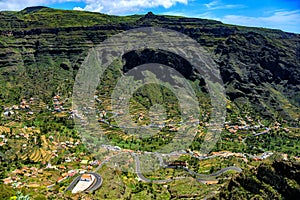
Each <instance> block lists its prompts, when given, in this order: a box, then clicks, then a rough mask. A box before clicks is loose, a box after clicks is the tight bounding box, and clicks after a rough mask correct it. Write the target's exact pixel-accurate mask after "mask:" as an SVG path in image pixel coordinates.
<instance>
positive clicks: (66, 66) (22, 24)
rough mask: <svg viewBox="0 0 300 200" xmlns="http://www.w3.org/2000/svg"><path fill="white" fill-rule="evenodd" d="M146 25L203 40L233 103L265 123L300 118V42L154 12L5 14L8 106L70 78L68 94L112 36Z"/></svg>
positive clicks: (0, 16) (0, 23)
mask: <svg viewBox="0 0 300 200" xmlns="http://www.w3.org/2000/svg"><path fill="white" fill-rule="evenodd" d="M143 26H160V27H164V28H169V29H172V30H175V31H179V32H182V33H184V34H187V35H189V36H190V37H192V38H193V39H195V40H197V41H198V42H199V43H200V44H201V45H202V46H203V47H204V48H205V49H206V50H208V51H209V52H210V53H211V55H212V57H213V59H214V60H215V62H216V63H217V64H218V65H219V69H220V71H221V75H222V77H223V81H224V83H225V87H226V92H227V95H228V98H229V99H230V100H231V101H233V102H235V103H236V104H237V105H238V106H240V107H242V106H244V105H247V106H250V107H251V108H253V109H252V110H253V112H256V113H260V114H261V115H263V116H265V117H274V116H276V117H282V118H285V119H289V120H290V119H293V120H294V119H297V118H299V113H300V112H299V106H300V59H299V58H300V56H299V55H300V35H298V34H293V33H285V32H282V31H280V30H270V29H259V28H247V27H239V26H232V25H226V24H222V23H221V22H218V21H212V20H203V19H194V18H181V17H170V16H157V15H154V14H153V13H148V14H147V15H145V16H138V15H134V16H129V17H116V16H108V15H103V14H96V13H88V12H77V11H59V10H53V9H50V8H45V7H34V8H27V9H25V10H23V11H20V12H0V27H1V28H0V71H1V75H0V79H2V80H6V82H7V81H9V82H11V85H10V88H9V90H8V89H7V86H6V82H2V83H1V91H5V92H2V95H1V98H2V100H1V101H5V99H6V98H8V96H10V95H12V94H11V92H12V91H15V90H21V95H20V96H22V95H30V94H34V93H35V94H43V95H47V94H49V93H51V92H50V91H51V90H52V89H53V88H57V87H58V86H59V85H61V84H62V83H63V84H66V83H65V82H64V80H66V79H68V80H70V82H69V83H68V84H69V85H68V86H66V87H69V88H71V85H72V82H73V80H74V77H75V75H76V72H77V70H78V68H79V67H80V65H81V63H82V61H83V59H84V58H85V56H86V54H87V51H88V49H89V48H90V47H92V46H93V45H96V44H99V43H100V42H102V41H103V40H104V39H106V38H107V37H109V36H110V35H113V34H116V33H119V32H122V31H125V30H129V29H133V28H137V27H143ZM152 54H153V52H151V51H144V52H131V54H128V55H126V56H125V57H124V59H126V58H127V57H130V56H131V57H132V58H134V59H133V60H132V59H131V60H132V61H131V62H130V61H127V66H126V67H129V68H132V67H134V66H136V65H137V64H141V63H143V62H147V59H148V58H150V57H151V58H153V56H152ZM158 54H159V56H158V57H157V59H156V60H155V59H154V60H152V61H153V62H162V63H163V64H165V63H174V62H176V61H178V59H179V58H177V57H176V56H174V55H169V54H168V53H167V52H159V51H158ZM145 58H147V59H146V60H145ZM176 59H177V60H176ZM178 70H179V71H180V72H183V73H186V74H185V76H186V77H189V78H190V79H191V80H192V79H195V78H197V75H196V74H193V73H194V72H193V71H191V70H190V68H189V64H188V63H182V65H180V66H179V69H178ZM10 75H13V76H14V77H15V78H13V80H12V79H11V78H9V77H10ZM37 83H39V85H38V86H36V84H37ZM21 85H22V87H23V89H20V88H19V87H20V86H21ZM24 86H26V87H24ZM13 88H14V89H13ZM15 98H16V99H17V98H18V97H15ZM19 98H20V97H19ZM229 112H230V110H229Z"/></svg>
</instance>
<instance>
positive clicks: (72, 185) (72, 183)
mask: <svg viewBox="0 0 300 200" xmlns="http://www.w3.org/2000/svg"><path fill="white" fill-rule="evenodd" d="M80 178H81V175H79V176H77V177H76V178H75V179H74V180H73V181H72V182H71V183H70V185H69V187H67V189H66V191H67V190H69V191H71V190H73V188H74V187H75V185H76V184H77V183H78V181H79V180H80Z"/></svg>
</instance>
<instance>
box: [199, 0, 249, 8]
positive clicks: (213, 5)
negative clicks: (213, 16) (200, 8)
mask: <svg viewBox="0 0 300 200" xmlns="http://www.w3.org/2000/svg"><path fill="white" fill-rule="evenodd" d="M203 5H204V6H205V7H206V9H207V10H221V9H233V8H244V7H245V5H242V4H224V3H222V2H221V1H220V0H213V1H211V2H209V3H207V4H203Z"/></svg>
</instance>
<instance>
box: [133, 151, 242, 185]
mask: <svg viewBox="0 0 300 200" xmlns="http://www.w3.org/2000/svg"><path fill="white" fill-rule="evenodd" d="M155 154H156V155H157V156H158V159H159V160H160V163H161V166H164V167H165V168H175V167H171V166H167V165H166V164H165V163H164V161H163V159H162V157H161V155H160V154H158V153H155ZM132 156H133V157H134V158H135V165H136V174H137V176H138V177H139V179H140V180H142V181H144V182H147V183H149V182H152V183H167V182H171V181H174V180H176V179H182V178H185V177H176V178H173V179H165V180H151V179H148V178H146V177H145V176H144V175H143V174H142V172H141V166H140V160H139V157H138V155H137V154H135V153H132ZM180 168H182V169H184V170H185V171H187V172H188V173H189V174H191V175H192V176H196V177H197V176H198V177H200V178H197V180H198V181H206V180H208V179H209V178H211V177H218V176H220V175H222V174H223V173H225V172H227V171H237V172H241V171H242V169H241V168H239V167H235V166H231V167H226V168H223V169H221V170H219V171H217V172H215V173H212V174H199V173H197V172H194V171H192V170H190V169H189V168H187V167H180Z"/></svg>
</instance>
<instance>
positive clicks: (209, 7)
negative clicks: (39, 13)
mask: <svg viewBox="0 0 300 200" xmlns="http://www.w3.org/2000/svg"><path fill="white" fill-rule="evenodd" d="M35 5H44V6H49V7H52V8H59V9H70V10H73V9H75V10H87V11H93V12H101V13H107V14H114V15H131V14H145V13H147V12H149V11H152V12H153V13H155V14H168V15H179V16H187V17H198V18H206V19H216V20H219V21H222V22H224V23H228V24H238V25H245V26H255V27H265V28H275V29H281V30H284V31H288V32H294V33H300V0H260V1H259V0H23V1H20V0H0V10H21V9H24V8H25V7H27V6H35Z"/></svg>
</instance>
